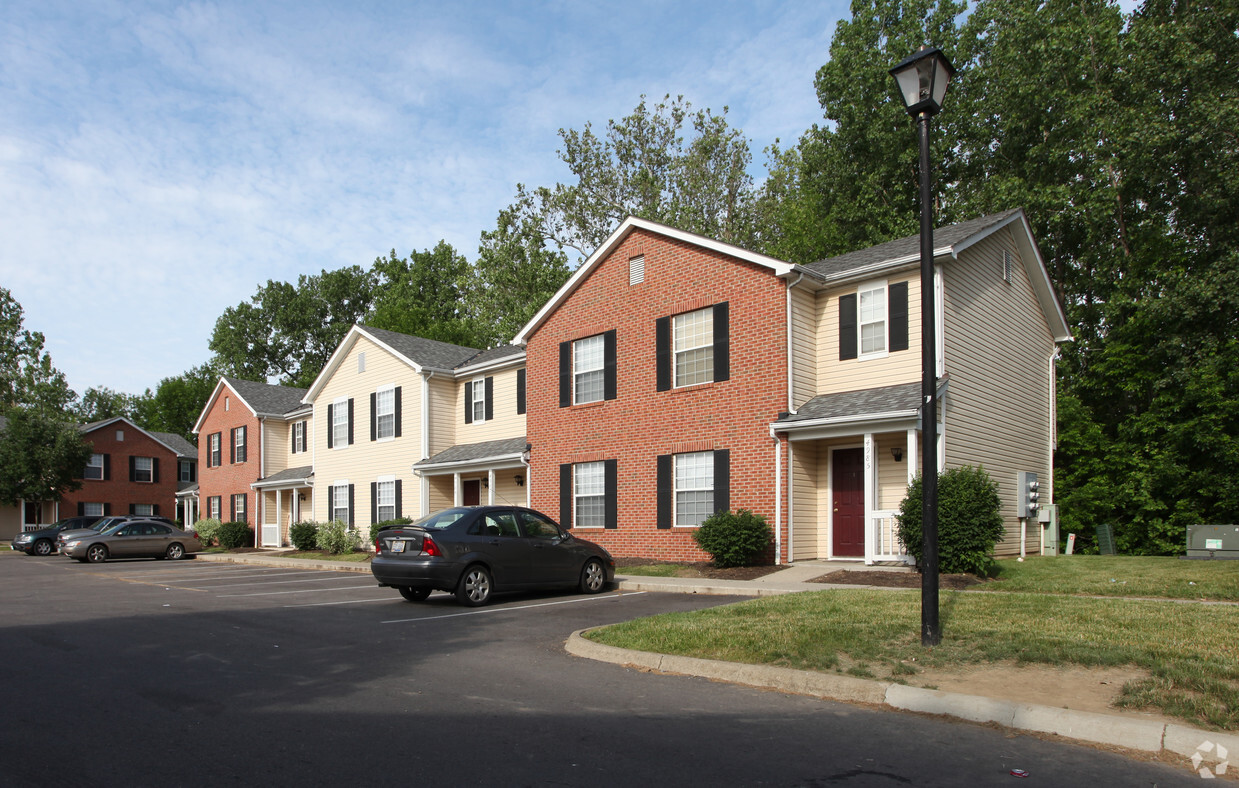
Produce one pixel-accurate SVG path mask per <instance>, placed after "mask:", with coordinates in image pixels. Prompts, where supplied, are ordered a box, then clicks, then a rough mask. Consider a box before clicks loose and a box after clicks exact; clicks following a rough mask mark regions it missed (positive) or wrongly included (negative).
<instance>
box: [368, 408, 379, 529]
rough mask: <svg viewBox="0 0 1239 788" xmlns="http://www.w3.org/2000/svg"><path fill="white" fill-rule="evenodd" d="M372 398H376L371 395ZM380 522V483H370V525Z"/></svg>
mask: <svg viewBox="0 0 1239 788" xmlns="http://www.w3.org/2000/svg"><path fill="white" fill-rule="evenodd" d="M370 396H372V397H373V396H374V395H373V394H371V395H370ZM378 521H379V483H378V482H370V524H371V525H373V524H374V523H377V522H378Z"/></svg>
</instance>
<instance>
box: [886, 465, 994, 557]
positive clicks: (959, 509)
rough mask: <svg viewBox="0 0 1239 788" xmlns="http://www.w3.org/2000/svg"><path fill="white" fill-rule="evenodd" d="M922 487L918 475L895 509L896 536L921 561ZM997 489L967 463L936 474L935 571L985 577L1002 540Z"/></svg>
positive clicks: (980, 470) (975, 468) (980, 469)
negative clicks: (936, 537)
mask: <svg viewBox="0 0 1239 788" xmlns="http://www.w3.org/2000/svg"><path fill="white" fill-rule="evenodd" d="M923 489H924V485H923V482H922V481H921V477H920V476H918V477H916V479H915V480H913V482H912V484H911V485H909V487H908V494H907V496H906V497H905V498H904V499H903V503H901V504H900V505H899V518H898V519H899V538H900V539H901V540H902V541H903V543H904V545H905V546H907V548H908V553H909V554H911V555H912V556H914V557H915V558H916V562H917V564H918V565H919V564H921V563H922V560H921V559H922V552H923V551H922V544H921V539H922V537H921V501H922V500H923ZM1001 510H1002V501H1001V500H1000V499H999V497H998V485H997V484H996V483H995V482H994V480H993V479H991V478H990V475H989V474H988V473H986V472H985V469H984V468H977V467H973V466H971V465H965V466H963V467H960V468H951V469H950V470H948V471H944V472H943V473H940V474H939V475H938V571H939V572H942V573H943V574H952V573H957V572H971V573H973V574H976V575H986V574H989V572H990V570H991V569H992V567H993V565H994V559H993V558H992V557H991V555H992V554H993V552H994V545H996V544H998V540H999V539H1001V538H1002V513H1001Z"/></svg>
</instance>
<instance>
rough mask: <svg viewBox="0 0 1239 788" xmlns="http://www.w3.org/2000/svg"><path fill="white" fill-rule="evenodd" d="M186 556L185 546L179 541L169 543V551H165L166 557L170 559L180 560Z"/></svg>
mask: <svg viewBox="0 0 1239 788" xmlns="http://www.w3.org/2000/svg"><path fill="white" fill-rule="evenodd" d="M184 556H185V548H184V547H183V546H182V545H181V544H180V543H179V542H173V543H172V544H170V545H168V552H166V553H164V558H167V559H168V560H169V561H179V560H181V558H183V557H184Z"/></svg>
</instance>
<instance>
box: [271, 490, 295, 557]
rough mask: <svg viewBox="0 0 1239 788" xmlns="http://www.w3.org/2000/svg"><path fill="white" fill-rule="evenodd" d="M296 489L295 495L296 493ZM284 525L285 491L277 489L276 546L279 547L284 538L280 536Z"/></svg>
mask: <svg viewBox="0 0 1239 788" xmlns="http://www.w3.org/2000/svg"><path fill="white" fill-rule="evenodd" d="M296 494H297V493H296V491H294V492H293V495H296ZM283 525H284V491H283V490H276V491H275V546H276V547H279V546H280V545H281V544H283V542H284V540H283V539H281V538H280V531H281V529H282V526H283Z"/></svg>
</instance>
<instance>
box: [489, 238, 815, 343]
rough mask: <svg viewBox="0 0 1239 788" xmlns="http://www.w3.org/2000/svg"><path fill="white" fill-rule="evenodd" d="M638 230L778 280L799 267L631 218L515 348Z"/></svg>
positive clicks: (545, 308) (531, 323)
mask: <svg viewBox="0 0 1239 788" xmlns="http://www.w3.org/2000/svg"><path fill="white" fill-rule="evenodd" d="M636 230H644V231H646V232H650V233H654V234H656V235H661V236H664V237H666V238H672V239H674V240H677V241H683V242H684V243H690V244H693V245H694V246H700V247H702V248H703V249H709V250H711V251H714V252H720V253H722V254H725V255H728V256H730V257H735V258H737V259H740V260H744V261H746V262H749V263H754V264H756V265H760V266H762V267H765V268H769V269H770V270H771V271H772V272H773V273H774V274H775V275H776V276H782V275H785V274H788V273H790V272H792V271H793V270H795V269H796V266H794V265H792V264H791V263H786V262H783V261H782V260H777V259H775V258H773V257H769V256H767V255H764V254H758V253H757V252H750V251H749V250H748V249H742V248H740V247H739V246H733V245H732V244H729V243H724V242H722V241H716V240H715V239H713V238H707V237H705V236H704V235H697V234H696V233H690V232H685V231H684V230H677V229H675V228H674V227H668V226H667V225H665V224H659V223H658V222H651V221H649V220H648V219H638V218H637V217H635V216H629V217H628V218H627V219H625V220H624V221H623V222H621V223H620V226H619V227H617V228H615V232H613V233H611V235H610V237H609V238H607V240H605V241H603V243H602V246H599V247H598V249H597V250H596V251H595V252H594V253H593V254H591V255H590V256H589V258H587V259H586V260H585V262H583V263H581V265H580V266H579V267H578V268H577V269H576V271H575V272H574V273H573V274H572V276H571V277H569V279H568V281H567V282H565V283H564V285H563V287H561V288H559V290H558V291H556V293H555V295H553V296H551V300H550V301H547V302H546V303H545V304H544V305H543V306H542V308H541V309H539V310H538V313H537V314H535V315H534V316H533V318H532V319H530V321H529V322H528V323H526V324H525V326H524V327H523V328H522V329H521V330H520V333H518V334H517V335H516V337H515V338H514V339H513V340H512V344H514V345H522V346H523V345H525V344H526V343H528V342H529V337H530V336H532V335H533V333H534V332H535V331H537V330H538V327H539V326H541V325H542V324H543V323H544V322H546V319H547V318H548V317H550V316H551V314H552V313H553V312H554V311H555V310H556V309H558V308H559V305H560V304H562V303H563V302H564V301H566V300H567V299H568V297H569V296H571V295H572V293H573V292H574V291H575V290H576V289H577V288H578V287H580V285H581V283H582V282H583V281H585V278H586V277H587V276H589V274H590V272H591V271H593V270H594V269H595V268H597V267H598V266H599V265H601V264H602V261H603V260H605V259H607V257H608V256H609V255H610V254H611V252H613V251H614V250H615V249H616V247H618V246H619V245H620V244H621V243H623V242H624V239H625V238H627V237H628V236H629V235H631V234H632V233H633V232H634V231H636Z"/></svg>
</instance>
